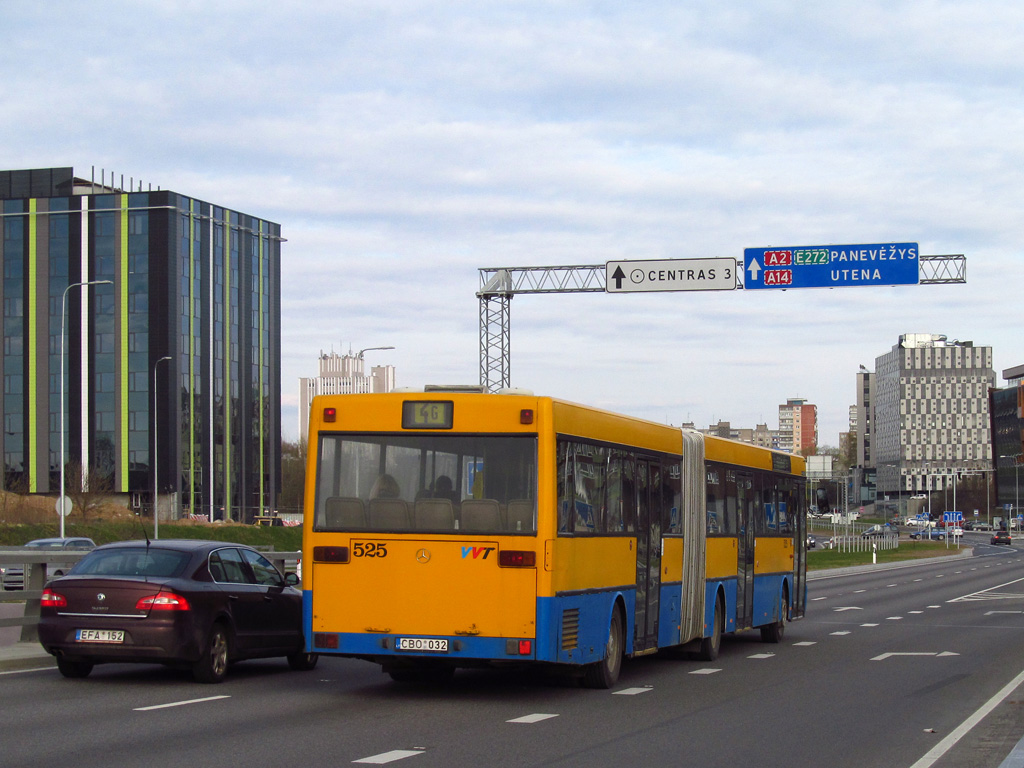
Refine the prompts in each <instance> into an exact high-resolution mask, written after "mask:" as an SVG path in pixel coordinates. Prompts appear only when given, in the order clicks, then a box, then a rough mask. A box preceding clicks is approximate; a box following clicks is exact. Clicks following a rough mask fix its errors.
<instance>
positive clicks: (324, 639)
mask: <svg viewBox="0 0 1024 768" xmlns="http://www.w3.org/2000/svg"><path fill="white" fill-rule="evenodd" d="M313 647H314V648H327V649H328V650H332V651H336V650H338V636H337V635H335V634H334V633H331V632H316V633H314V634H313Z"/></svg>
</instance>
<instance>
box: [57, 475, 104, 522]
mask: <svg viewBox="0 0 1024 768" xmlns="http://www.w3.org/2000/svg"><path fill="white" fill-rule="evenodd" d="M65 483H66V488H65V493H66V494H67V497H68V498H69V499H71V504H72V510H74V509H75V508H77V509H78V510H79V511H80V512H81V513H82V521H83V522H85V521H88V519H89V515H90V514H91V513H93V512H95V511H97V510H98V509H99V508H100V507H101V506H103V503H104V502H105V501H106V500H107V496H108V495H109V494H110V491H111V490H112V489H113V487H114V483H113V480H112V478H111V477H110V474H109V473H108V472H107V471H106V470H103V469H100V468H99V467H97V466H96V465H95V464H94V465H91V466H90V467H88V468H85V467H83V466H82V465H81V464H80V463H78V462H76V461H72V462H69V463H68V468H67V477H66V479H65Z"/></svg>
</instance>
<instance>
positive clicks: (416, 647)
mask: <svg viewBox="0 0 1024 768" xmlns="http://www.w3.org/2000/svg"><path fill="white" fill-rule="evenodd" d="M397 647H398V650H400V651H420V652H425V653H448V640H447V638H443V637H442V638H434V637H400V638H398V643H397Z"/></svg>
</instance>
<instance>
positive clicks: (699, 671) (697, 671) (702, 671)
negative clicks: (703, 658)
mask: <svg viewBox="0 0 1024 768" xmlns="http://www.w3.org/2000/svg"><path fill="white" fill-rule="evenodd" d="M721 671H722V670H721V669H715V668H714V667H705V668H704V669H695V670H693V671H692V672H690V673H689V674H691V675H713V674H715V672H721Z"/></svg>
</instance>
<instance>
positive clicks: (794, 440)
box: [779, 397, 818, 453]
mask: <svg viewBox="0 0 1024 768" xmlns="http://www.w3.org/2000/svg"><path fill="white" fill-rule="evenodd" d="M817 445H818V406H816V405H812V404H810V403H808V402H807V401H806V400H804V399H802V398H798V397H791V398H788V399H787V400H786V404H785V405H780V406H779V449H780V450H783V451H789V452H790V453H800V452H801V451H804V450H807V449H809V448H815V447H816V446H817Z"/></svg>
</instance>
